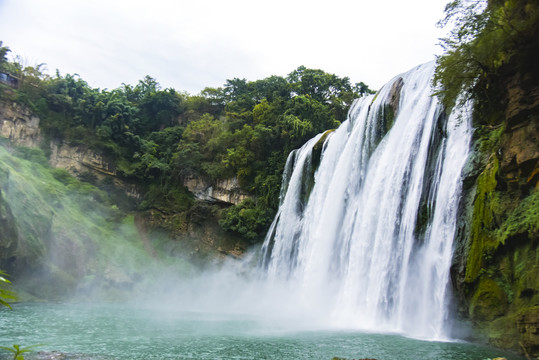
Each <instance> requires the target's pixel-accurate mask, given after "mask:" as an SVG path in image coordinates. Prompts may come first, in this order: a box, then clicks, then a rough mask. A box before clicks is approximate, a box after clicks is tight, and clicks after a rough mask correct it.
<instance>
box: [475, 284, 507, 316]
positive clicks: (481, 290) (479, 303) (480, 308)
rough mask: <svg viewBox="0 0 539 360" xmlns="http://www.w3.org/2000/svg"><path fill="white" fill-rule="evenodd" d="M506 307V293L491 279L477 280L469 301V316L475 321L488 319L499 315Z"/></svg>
mask: <svg viewBox="0 0 539 360" xmlns="http://www.w3.org/2000/svg"><path fill="white" fill-rule="evenodd" d="M506 309H507V294H506V293H505V292H504V291H503V289H502V288H501V287H500V286H499V285H498V284H497V283H496V282H495V281H494V280H492V279H490V278H488V277H484V278H482V279H481V280H480V281H479V285H478V286H477V290H476V291H475V293H474V295H473V297H472V300H471V302H470V317H471V318H472V320H475V321H489V320H494V319H495V318H496V317H498V316H501V315H503V314H504V313H505V311H506Z"/></svg>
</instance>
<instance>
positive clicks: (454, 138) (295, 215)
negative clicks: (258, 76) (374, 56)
mask: <svg viewBox="0 0 539 360" xmlns="http://www.w3.org/2000/svg"><path fill="white" fill-rule="evenodd" d="M433 71H434V62H432V63H428V64H425V65H421V66H419V67H417V68H415V69H412V70H411V71H409V72H407V73H405V74H403V75H401V76H397V77H396V78H394V79H393V80H392V81H391V82H389V83H388V84H387V85H386V86H384V87H383V88H382V89H381V90H380V92H379V93H378V94H377V95H376V96H369V97H363V98H361V99H359V100H357V101H356V103H355V104H354V106H353V107H352V109H351V111H350V114H349V119H348V120H347V121H346V122H344V123H343V124H342V125H341V126H340V127H339V128H338V129H337V130H336V131H335V132H334V133H332V134H331V135H330V136H329V137H328V139H327V140H326V141H325V143H324V148H323V152H322V155H321V161H320V164H319V167H318V169H317V171H316V173H315V175H314V183H313V178H312V176H313V169H312V168H311V167H312V166H313V165H312V164H313V159H312V152H313V151H312V150H313V147H315V145H316V144H317V143H318V142H319V141H321V140H320V139H321V135H319V136H317V137H315V138H313V139H311V140H310V141H309V142H307V143H306V144H305V145H304V146H303V147H302V148H301V149H299V150H297V151H295V152H294V153H292V154H291V155H290V158H289V163H288V165H289V166H290V167H291V166H294V167H293V171H292V172H289V171H286V172H285V177H284V181H283V189H284V191H285V192H283V194H282V198H281V206H280V208H279V211H278V214H277V216H276V218H275V221H274V223H273V224H272V226H271V229H270V231H269V232H268V236H267V237H266V240H265V242H264V245H263V247H262V253H263V254H262V256H263V259H262V266H263V267H264V269H265V272H266V274H267V277H268V281H269V282H274V283H279V284H281V283H282V282H283V281H285V282H286V283H287V284H288V286H289V288H290V289H291V291H292V292H293V294H294V295H293V296H292V295H291V296H292V297H293V298H294V299H295V301H296V306H297V307H298V311H300V309H301V312H302V313H305V314H310V316H312V317H316V318H318V319H320V320H321V321H325V322H326V323H328V324H331V325H332V326H337V327H344V328H354V329H365V330H369V331H387V332H398V333H403V334H406V335H408V336H413V337H419V338H427V339H447V338H448V334H447V326H446V320H447V316H448V314H447V308H448V304H447V301H448V294H447V290H448V282H449V267H450V263H451V257H452V250H453V249H452V242H453V238H454V231H455V223H456V209H457V207H458V199H459V197H460V186H461V178H460V173H461V170H462V167H463V165H464V162H465V160H466V158H467V156H468V148H469V141H470V128H469V116H468V113H466V112H464V111H462V110H460V111H454V113H453V114H451V115H450V116H448V117H446V116H445V114H444V113H443V109H442V107H441V105H440V104H439V103H438V100H437V98H436V97H433V96H432V95H431V93H432V89H431V78H432V74H433ZM399 82H402V88H401V90H400V100H399V104H398V112H397V114H396V116H395V118H394V121H393V124H392V127H391V129H390V130H389V131H388V132H387V133H385V134H384V132H385V130H384V127H385V126H387V124H385V123H384V122H383V121H382V122H381V120H384V119H385V120H386V122H387V120H388V116H387V111H388V109H389V108H388V104H389V103H390V101H391V99H390V98H391V96H394V95H395V94H394V93H393V94H392V91H391V89H392V88H393V89H395V88H397V85H399V84H398V83H399ZM384 112H386V114H385V115H384ZM390 121H391V119H390ZM319 145H320V144H318V146H319ZM287 168H288V166H287Z"/></svg>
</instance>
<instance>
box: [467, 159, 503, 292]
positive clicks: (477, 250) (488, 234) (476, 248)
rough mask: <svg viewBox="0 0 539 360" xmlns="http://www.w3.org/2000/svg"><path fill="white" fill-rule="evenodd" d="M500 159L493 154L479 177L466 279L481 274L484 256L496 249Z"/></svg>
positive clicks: (471, 278) (469, 280)
mask: <svg viewBox="0 0 539 360" xmlns="http://www.w3.org/2000/svg"><path fill="white" fill-rule="evenodd" d="M498 170H499V161H498V159H497V158H496V156H495V155H492V156H491V158H490V161H489V163H488V164H487V166H486V168H485V170H484V171H483V172H482V173H481V174H480V175H479V178H478V179H477V190H476V196H475V199H474V202H473V214H472V221H471V231H470V249H469V252H468V257H467V265H466V275H465V281H466V282H472V281H474V280H475V279H476V278H477V277H478V276H479V275H480V271H481V268H482V266H483V264H484V257H485V256H487V257H488V256H489V255H490V254H491V253H492V251H493V250H494V249H495V246H496V241H495V237H494V235H493V233H492V228H493V222H494V212H493V207H494V206H495V205H496V202H497V197H496V194H495V192H494V191H495V189H496V185H497V181H496V174H497V173H498Z"/></svg>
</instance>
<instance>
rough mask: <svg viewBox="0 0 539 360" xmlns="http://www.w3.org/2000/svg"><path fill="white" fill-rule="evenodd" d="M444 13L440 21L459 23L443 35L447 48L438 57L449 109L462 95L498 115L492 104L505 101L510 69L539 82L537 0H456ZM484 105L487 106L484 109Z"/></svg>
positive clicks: (481, 110)
mask: <svg viewBox="0 0 539 360" xmlns="http://www.w3.org/2000/svg"><path fill="white" fill-rule="evenodd" d="M445 14H446V16H445V18H444V19H442V20H441V21H440V22H439V25H440V26H446V25H448V24H451V23H453V24H454V27H453V29H452V30H451V32H450V33H449V36H447V37H446V38H444V39H442V46H443V47H444V50H446V52H445V53H444V54H443V55H442V56H440V57H439V58H438V60H437V62H438V66H437V68H436V73H435V77H434V82H435V84H436V85H437V86H438V87H439V91H438V94H439V95H440V96H441V97H442V100H443V102H444V104H445V105H446V107H448V108H451V107H452V106H454V104H455V102H456V101H457V97H458V96H460V95H463V96H462V98H461V100H462V101H466V100H467V99H475V100H479V101H476V102H475V104H476V112H477V113H483V114H486V113H494V112H495V111H497V110H496V109H495V108H496V107H495V106H494V107H493V106H492V104H499V105H502V104H503V95H504V93H505V90H504V87H503V84H504V82H505V80H506V78H507V77H508V76H511V73H514V72H521V73H523V74H530V75H531V76H532V77H533V79H535V80H537V76H538V75H537V71H536V69H537V68H538V63H537V55H536V54H537V53H539V38H538V37H537V34H538V33H539V10H538V7H537V4H536V2H535V1H532V0H507V1H501V0H488V1H487V0H454V1H452V2H450V3H448V4H447V5H446V8H445ZM532 82H533V81H532ZM535 82H537V81H535ZM484 104H488V105H486V107H485V108H482V106H483V105H484ZM482 117H483V118H488V116H482Z"/></svg>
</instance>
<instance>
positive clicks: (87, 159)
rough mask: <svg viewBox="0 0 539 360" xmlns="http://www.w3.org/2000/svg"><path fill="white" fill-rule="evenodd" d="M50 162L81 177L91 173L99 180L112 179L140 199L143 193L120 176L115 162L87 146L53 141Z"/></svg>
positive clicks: (132, 196) (125, 191)
mask: <svg viewBox="0 0 539 360" xmlns="http://www.w3.org/2000/svg"><path fill="white" fill-rule="evenodd" d="M50 148H51V154H50V157H49V163H50V164H51V166H53V167H55V168H62V169H66V170H67V171H68V172H69V173H70V174H71V175H73V176H75V177H81V176H83V175H85V174H88V173H89V174H91V175H92V176H93V177H95V178H96V179H97V180H104V179H107V178H108V179H111V180H112V182H113V184H114V186H115V187H116V188H118V189H122V190H123V192H124V193H125V194H126V195H127V196H128V197H130V198H133V199H136V200H140V199H141V197H142V195H141V194H140V192H139V191H138V190H137V188H136V186H135V185H133V184H129V183H127V182H125V181H123V180H122V179H120V178H118V176H117V173H116V168H115V166H114V164H113V163H112V162H111V161H109V160H107V159H106V158H105V157H104V156H103V155H101V154H99V153H96V152H95V151H93V150H91V149H88V148H87V147H85V146H73V145H70V144H68V143H65V142H61V141H60V142H58V141H52V142H51V143H50Z"/></svg>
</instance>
